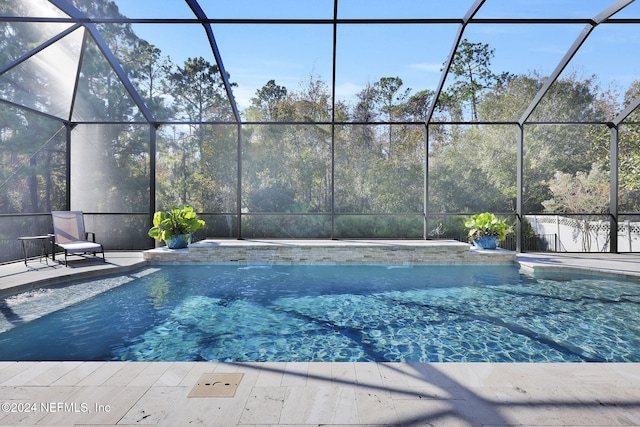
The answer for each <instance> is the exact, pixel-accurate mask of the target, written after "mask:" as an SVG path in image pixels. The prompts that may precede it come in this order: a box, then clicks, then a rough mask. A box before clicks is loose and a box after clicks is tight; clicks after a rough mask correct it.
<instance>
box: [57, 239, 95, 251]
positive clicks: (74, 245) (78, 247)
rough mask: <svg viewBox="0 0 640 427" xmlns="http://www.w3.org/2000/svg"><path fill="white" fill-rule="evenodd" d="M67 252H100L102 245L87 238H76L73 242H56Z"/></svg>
mask: <svg viewBox="0 0 640 427" xmlns="http://www.w3.org/2000/svg"><path fill="white" fill-rule="evenodd" d="M58 246H60V247H61V248H63V249H64V250H65V251H67V253H74V252H102V245H101V244H99V243H93V242H90V241H88V240H78V241H75V242H67V243H58Z"/></svg>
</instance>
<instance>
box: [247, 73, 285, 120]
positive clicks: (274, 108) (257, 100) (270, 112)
mask: <svg viewBox="0 0 640 427" xmlns="http://www.w3.org/2000/svg"><path fill="white" fill-rule="evenodd" d="M287 93H288V92H287V88H286V87H284V86H280V85H277V84H276V81H275V80H269V81H268V82H267V83H266V84H265V85H264V86H263V87H262V88H260V89H258V90H257V91H256V96H255V97H254V98H251V106H252V108H253V109H255V110H257V112H258V114H257V117H256V119H257V120H265V121H269V120H279V119H280V118H281V116H282V114H283V112H282V111H280V108H279V106H280V105H281V103H282V102H283V101H284V100H285V99H286V97H287Z"/></svg>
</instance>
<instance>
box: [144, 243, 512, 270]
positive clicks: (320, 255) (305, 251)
mask: <svg viewBox="0 0 640 427" xmlns="http://www.w3.org/2000/svg"><path fill="white" fill-rule="evenodd" d="M144 259H145V260H147V261H149V262H152V263H153V262H155V263H163V264H167V263H168V264H171V263H176V264H180V263H184V264H194V263H207V264H250V265H264V264H296V263H300V264H400V265H404V264H506V263H512V262H514V260H515V253H514V252H511V251H505V250H500V249H498V250H491V251H477V250H473V249H470V245H468V244H466V243H461V242H457V241H413V242H412V241H393V242H387V241H370V242H354V241H350V242H344V241H273V242H271V241H254V240H251V241H220V240H204V241H202V242H198V243H193V244H191V245H190V247H189V248H187V249H179V250H171V249H167V248H157V249H152V250H148V251H145V252H144Z"/></svg>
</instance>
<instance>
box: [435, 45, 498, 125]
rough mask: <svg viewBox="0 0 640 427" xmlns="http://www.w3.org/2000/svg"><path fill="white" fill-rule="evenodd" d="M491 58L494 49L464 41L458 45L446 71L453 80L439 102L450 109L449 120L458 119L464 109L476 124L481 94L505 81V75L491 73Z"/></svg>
mask: <svg viewBox="0 0 640 427" xmlns="http://www.w3.org/2000/svg"><path fill="white" fill-rule="evenodd" d="M493 56H494V49H491V48H490V47H489V45H488V44H486V43H485V44H483V43H472V42H470V41H469V40H467V39H463V40H461V41H460V44H459V45H458V49H457V50H456V53H455V54H454V57H453V61H452V62H451V68H450V70H449V71H450V73H451V75H452V76H453V77H454V79H455V80H454V82H453V83H452V84H451V85H450V86H449V87H448V88H447V90H446V91H445V94H444V96H443V98H442V102H441V103H442V105H443V106H449V107H450V108H451V107H453V108H452V109H451V111H452V113H453V114H452V117H453V118H455V119H461V118H462V111H464V107H467V108H469V109H470V111H471V117H472V119H473V120H478V108H479V104H480V102H481V100H482V96H483V94H484V93H485V92H486V91H487V90H489V89H492V88H494V87H495V86H500V85H501V84H503V83H504V82H506V81H508V80H509V78H510V75H509V74H508V73H503V74H500V75H498V74H495V73H494V72H493V71H492V70H491V58H492V57H493ZM457 116H459V117H457Z"/></svg>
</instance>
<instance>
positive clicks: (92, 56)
mask: <svg viewBox="0 0 640 427" xmlns="http://www.w3.org/2000/svg"><path fill="white" fill-rule="evenodd" d="M0 22H1V23H2V30H3V31H2V33H1V34H2V36H1V38H0V44H1V46H2V53H1V54H0V100H1V101H3V102H4V103H7V104H10V105H11V106H14V107H17V108H22V109H26V110H29V111H32V112H36V113H38V114H40V115H44V116H47V117H50V118H54V119H56V120H60V121H63V122H66V123H94V122H95V123H110V122H122V118H121V117H122V114H124V113H122V111H126V116H127V120H126V121H128V122H147V123H152V124H161V123H166V122H176V121H188V120H193V118H189V117H187V116H184V115H183V116H180V115H175V114H173V115H171V114H170V113H169V111H170V108H168V107H167V106H168V105H169V104H170V103H171V99H168V98H167V97H166V95H163V93H162V90H161V88H160V87H158V86H154V84H153V82H154V76H155V75H156V74H155V73H156V72H158V71H159V70H161V69H162V67H163V66H166V65H167V64H169V63H172V64H174V65H177V66H182V65H183V64H185V61H187V59H189V58H198V57H202V58H204V59H205V60H206V61H207V62H208V63H210V64H215V65H217V72H218V79H217V82H216V84H218V85H220V89H221V93H222V94H224V97H223V98H224V101H223V102H222V101H221V103H220V106H219V108H220V112H219V114H218V116H219V117H220V118H219V121H221V122H229V123H241V122H246V121H247V120H248V119H247V116H246V111H247V109H248V108H249V107H250V106H251V105H252V98H254V97H255V96H256V93H257V91H259V90H260V89H261V88H263V87H264V86H265V84H266V83H267V82H269V81H270V80H273V81H275V82H276V83H277V84H278V85H282V86H284V87H286V88H288V89H289V90H295V89H297V88H299V86H300V85H301V84H302V82H305V81H309V80H310V79H318V80H320V81H322V82H324V83H325V84H326V85H327V87H328V91H329V93H330V95H331V99H330V101H329V102H330V105H331V106H332V107H333V110H335V108H336V105H337V104H339V103H347V104H348V103H353V102H355V101H354V99H355V95H356V94H357V93H358V92H360V91H362V90H363V88H366V87H367V85H370V84H372V83H373V82H376V81H378V80H379V79H380V78H382V77H392V76H397V77H400V78H401V79H402V81H403V82H404V83H405V85H406V87H408V88H410V90H411V91H412V93H414V94H415V93H419V92H420V91H430V93H433V94H434V95H433V97H432V98H431V101H430V103H429V104H428V106H427V109H426V115H425V121H426V122H430V121H437V118H436V117H435V111H436V107H437V103H436V102H435V100H436V99H439V96H441V95H442V94H443V92H444V91H445V90H446V89H447V88H449V87H451V86H452V85H453V84H454V83H455V76H453V75H452V67H451V66H452V62H453V59H454V54H455V52H456V51H457V50H458V48H459V47H460V46H462V44H463V43H464V41H465V40H468V41H470V42H473V43H480V44H487V45H488V46H489V47H490V48H491V49H493V52H494V56H493V58H492V61H491V66H492V69H493V70H494V71H495V72H496V73H498V74H499V73H509V74H511V75H526V76H529V77H531V78H532V79H534V80H536V79H537V82H538V84H537V86H536V90H534V91H533V92H532V93H530V94H529V95H528V97H527V98H526V99H522V100H519V101H518V102H517V103H515V104H514V108H513V111H510V112H509V116H508V117H502V118H501V119H500V121H504V122H511V123H520V124H523V123H526V122H536V121H537V120H539V118H538V116H537V114H536V111H537V109H538V108H541V106H545V108H552V105H551V104H549V103H551V101H550V100H548V94H549V93H551V92H553V91H555V90H560V88H557V87H555V86H556V85H558V84H559V82H561V81H564V80H567V79H572V78H574V77H575V76H577V77H578V78H585V79H589V78H594V79H595V81H596V82H597V84H598V85H599V86H600V87H603V88H611V91H612V92H611V93H612V94H613V95H612V96H617V97H619V98H620V108H619V111H617V112H615V114H614V115H613V116H610V117H605V116H601V117H588V116H587V117H585V116H584V115H582V114H580V112H576V113H575V114H573V115H570V116H568V117H563V118H558V121H566V122H572V121H575V122H584V121H593V122H609V123H611V124H612V125H617V124H620V123H622V122H623V121H624V120H625V119H627V118H628V117H629V116H630V115H631V114H632V113H634V112H635V111H636V110H637V109H638V105H639V104H640V98H638V97H637V96H633V97H626V98H625V97H624V94H625V92H627V91H628V89H630V88H631V87H632V85H633V84H634V82H637V81H638V80H639V79H640V59H637V58H636V56H637V55H636V52H638V51H639V50H640V37H638V34H640V31H638V30H639V26H640V4H639V3H637V2H635V1H634V0H618V1H612V0H590V1H586V2H585V1H584V0H560V1H559V0H538V1H535V2H532V1H526V0H484V1H482V0H476V1H473V0H448V1H446V2H427V1H415V0H395V1H393V2H389V1H388V0H314V1H299V0H276V1H271V2H265V1H264V0H236V1H233V2H220V1H212V0H185V1H182V2H181V1H177V0H113V1H107V0H102V1H97V0H30V1H28V2H12V1H7V0H5V1H2V2H0ZM133 41H135V42H133ZM149 45H151V46H152V47H155V48H157V51H155V53H156V56H155V57H153V60H150V59H149V57H143V54H142V52H143V50H141V49H142V47H144V46H149ZM144 52H148V51H147V50H144ZM145 54H146V53H145ZM167 60H168V61H170V62H167ZM147 63H148V64H149V66H148V67H146V68H145V67H142V66H141V65H142V64H147ZM134 65H135V66H134ZM145 73H146V74H145ZM592 76H593V77H592ZM96 79H104V80H106V81H108V82H109V87H110V88H111V89H110V90H111V93H110V94H109V95H108V96H107V95H105V96H102V97H97V96H96V93H94V91H96V90H97V89H96V85H95V84H94V82H95V81H96ZM98 98H100V99H101V100H102V101H101V102H97V101H96V99H98ZM116 104H117V105H118V108H119V111H120V113H119V114H118V115H114V114H113V112H112V111H113V108H114V105H116ZM176 117H178V119H176ZM333 120H334V121H335V120H337V119H336V117H335V116H334V117H333ZM470 121H473V119H471V120H470Z"/></svg>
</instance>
